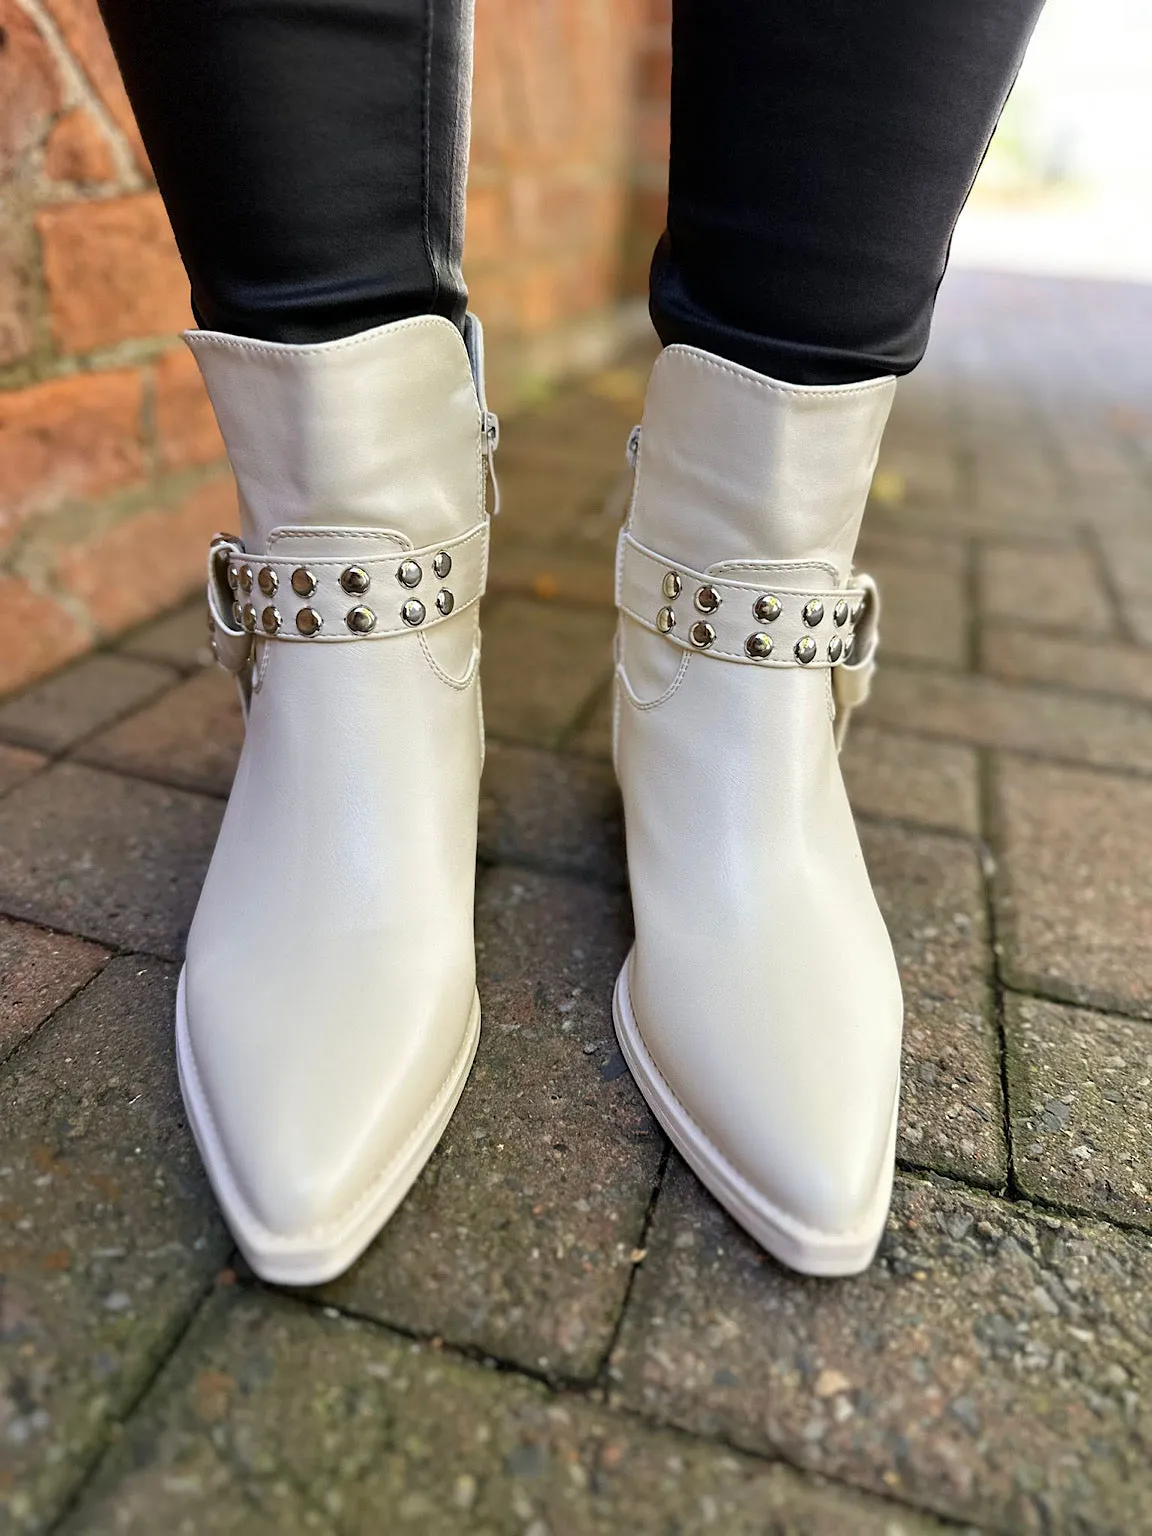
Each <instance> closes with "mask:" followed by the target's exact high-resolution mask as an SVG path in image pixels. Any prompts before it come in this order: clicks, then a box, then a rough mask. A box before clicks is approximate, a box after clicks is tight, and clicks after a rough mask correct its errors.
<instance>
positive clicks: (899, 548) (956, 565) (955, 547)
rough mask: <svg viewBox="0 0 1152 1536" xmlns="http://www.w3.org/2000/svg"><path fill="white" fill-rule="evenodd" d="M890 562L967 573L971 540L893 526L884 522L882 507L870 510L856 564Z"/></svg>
mask: <svg viewBox="0 0 1152 1536" xmlns="http://www.w3.org/2000/svg"><path fill="white" fill-rule="evenodd" d="M890 564H891V565H899V566H902V567H904V568H905V569H907V568H909V567H911V568H914V569H916V570H920V571H923V570H930V571H946V572H947V573H948V574H949V575H950V576H963V575H964V574H965V572H966V571H967V569H968V541H967V540H965V539H961V538H951V539H949V538H938V537H936V536H935V535H933V536H931V537H929V536H928V535H927V534H920V533H912V532H911V531H910V530H909V529H908V528H906V527H902V526H897V527H894V528H893V527H890V526H887V525H886V523H885V522H884V516H883V512H882V511H881V512H879V513H878V514H877V513H873V512H869V514H868V516H867V517H866V518H865V519H864V526H863V528H862V530H861V533H860V542H859V544H858V545H857V546H856V567H857V569H858V570H864V571H871V570H872V569H873V568H874V567H875V566H879V565H890Z"/></svg>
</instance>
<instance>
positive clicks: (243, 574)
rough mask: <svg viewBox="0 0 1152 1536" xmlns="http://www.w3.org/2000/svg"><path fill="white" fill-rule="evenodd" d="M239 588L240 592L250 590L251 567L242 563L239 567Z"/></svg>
mask: <svg viewBox="0 0 1152 1536" xmlns="http://www.w3.org/2000/svg"><path fill="white" fill-rule="evenodd" d="M240 590H241V591H242V592H251V590H252V567H251V566H250V565H242V566H241V567H240Z"/></svg>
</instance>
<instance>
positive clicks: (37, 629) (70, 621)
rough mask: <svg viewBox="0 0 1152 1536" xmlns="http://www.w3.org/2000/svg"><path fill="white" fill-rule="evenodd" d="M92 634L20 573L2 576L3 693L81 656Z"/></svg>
mask: <svg viewBox="0 0 1152 1536" xmlns="http://www.w3.org/2000/svg"><path fill="white" fill-rule="evenodd" d="M87 647H88V635H87V632H86V631H85V630H84V629H83V628H82V626H81V625H80V624H78V623H77V621H76V620H75V619H74V618H73V617H72V615H71V614H70V613H68V612H66V611H65V610H64V609H63V608H62V607H61V606H60V604H59V603H57V602H55V601H54V600H53V599H52V598H51V597H46V596H44V595H43V594H42V593H39V592H34V591H33V590H32V588H31V587H30V586H29V585H28V583H27V582H25V581H22V580H20V579H19V578H18V577H16V576H0V694H5V693H10V692H11V691H12V690H13V689H14V688H20V687H23V685H24V684H25V683H31V682H34V681H35V679H36V678H38V677H43V676H44V674H45V672H51V671H53V669H54V668H56V667H58V666H60V665H62V663H64V662H66V661H71V659H72V657H73V656H78V655H79V654H80V652H81V651H83V650H86V649H87Z"/></svg>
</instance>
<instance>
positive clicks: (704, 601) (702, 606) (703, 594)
mask: <svg viewBox="0 0 1152 1536" xmlns="http://www.w3.org/2000/svg"><path fill="white" fill-rule="evenodd" d="M692 601H693V602H694V603H695V604H696V608H697V610H698V611H699V612H700V613H715V612H716V610H717V608H719V606H720V603H721V597H720V594H719V592H717V590H716V588H715V587H698V588H697V589H696V596H695V597H694V598H693V599H692Z"/></svg>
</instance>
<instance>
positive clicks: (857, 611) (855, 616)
mask: <svg viewBox="0 0 1152 1536" xmlns="http://www.w3.org/2000/svg"><path fill="white" fill-rule="evenodd" d="M863 617H864V599H863V598H861V599H860V601H859V602H858V603H857V604H856V606H855V607H854V608H853V610H852V622H853V624H859V622H860V620H861V619H862V618H863Z"/></svg>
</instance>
